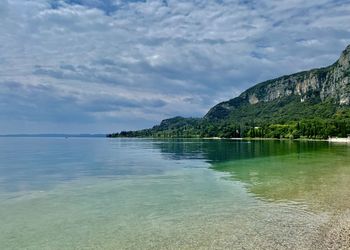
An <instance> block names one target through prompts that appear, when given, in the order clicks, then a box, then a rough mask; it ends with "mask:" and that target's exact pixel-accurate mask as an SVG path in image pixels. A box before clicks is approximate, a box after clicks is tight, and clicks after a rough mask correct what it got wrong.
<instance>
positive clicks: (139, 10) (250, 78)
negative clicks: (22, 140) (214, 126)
mask: <svg viewBox="0 0 350 250" xmlns="http://www.w3.org/2000/svg"><path fill="white" fill-rule="evenodd" d="M349 24H350V2H349V1H345V0H333V1H331V0H308V1H305V0H251V1H249V0H232V1H231V0H212V1H209V0H201V1H200V0H186V1H183V0H149V1H145V0H144V1H142V0H129V1H127V0H0V134H12V133H110V132H118V131H121V130H134V129H141V128H147V127H152V126H153V125H156V124H158V123H159V122H160V121H161V120H162V119H165V118H169V117H173V116H178V115H181V116H185V117H201V116H203V115H204V114H205V113H206V112H207V111H208V109H209V108H210V107H212V106H213V105H215V104H217V103H218V102H221V101H225V100H228V99H231V98H233V97H235V96H237V95H239V94H240V93H241V92H242V91H244V90H245V89H247V88H249V87H251V86H253V85H255V84H256V83H258V82H261V81H264V80H268V79H271V78H275V77H278V76H281V75H285V74H290V73H294V72H297V71H301V70H307V69H311V68H315V67H322V66H327V65H330V64H332V63H333V62H335V61H336V60H337V59H338V57H339V55H340V53H341V51H342V50H343V49H344V48H345V47H346V46H347V45H348V44H350V25H349Z"/></svg>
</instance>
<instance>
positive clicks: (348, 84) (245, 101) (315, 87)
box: [205, 45, 350, 120]
mask: <svg viewBox="0 0 350 250" xmlns="http://www.w3.org/2000/svg"><path fill="white" fill-rule="evenodd" d="M286 97H297V99H298V100H299V101H300V102H305V101H308V100H310V99H312V100H313V101H314V102H325V101H330V102H332V103H333V104H336V105H350V45H349V46H348V47H347V48H346V49H345V50H344V51H343V52H342V54H341V56H340V58H339V59H338V61H336V62H335V63H334V64H333V65H331V66H328V67H325V68H320V69H313V70H310V71H304V72H300V73H296V74H293V75H289V76H282V77H279V78H276V79H273V80H269V81H266V82H262V83H259V84H257V85H255V86H254V87H252V88H250V89H248V90H246V91H245V92H243V93H242V94H241V95H240V96H238V97H236V98H234V99H231V100H229V101H227V102H222V103H219V104H218V105H216V106H214V107H213V108H212V109H211V110H210V111H209V112H208V113H207V114H206V115H205V118H206V119H209V120H213V119H225V118H227V117H228V116H229V115H230V113H232V111H233V110H236V109H238V108H240V107H242V106H246V105H256V104H258V103H266V102H271V101H276V100H279V99H283V98H286ZM294 99H295V98H294Z"/></svg>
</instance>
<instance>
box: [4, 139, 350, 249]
mask: <svg viewBox="0 0 350 250" xmlns="http://www.w3.org/2000/svg"><path fill="white" fill-rule="evenodd" d="M349 184H350V147H349V146H347V145H342V144H329V143H327V142H290V141H251V142H248V141H229V140H227V141H224V140H223V141H221V140H152V139H105V138H69V139H65V138H0V221H1V223H0V248H1V249H323V248H324V249H326V248H327V247H328V248H331V249H332V247H338V248H340V247H343V248H344V249H346V248H347V247H350V245H348V244H349V241H348V239H347V236H348V235H349V228H350V227H349V226H350V223H349V222H350V212H349V208H350V191H349ZM334 249H336V248H334Z"/></svg>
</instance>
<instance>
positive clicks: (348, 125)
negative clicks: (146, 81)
mask: <svg viewBox="0 0 350 250" xmlns="http://www.w3.org/2000/svg"><path fill="white" fill-rule="evenodd" d="M266 105H267V106H268V109H270V108H271V106H273V105H274V104H273V103H268V104H266ZM252 107H254V106H253V105H251V107H247V108H246V110H245V111H244V112H242V115H241V116H240V117H239V119H237V120H236V119H233V118H231V119H229V120H217V121H211V120H208V119H195V118H182V117H175V118H172V119H168V120H164V121H163V122H162V123H161V124H160V125H158V126H154V127H153V128H152V129H145V130H139V131H122V132H120V133H115V134H110V135H108V136H110V137H162V138H180V137H182V138H194V137H195V138H206V137H220V138H239V137H251V138H291V139H297V138H310V139H325V138H328V137H330V136H331V137H347V136H348V134H350V109H349V108H348V107H341V108H338V109H337V108H336V107H333V105H330V104H329V103H323V104H315V105H309V106H307V105H306V106H304V109H303V110H302V111H300V112H299V111H295V110H292V107H293V106H291V105H289V104H288V105H287V106H286V107H285V108H284V109H278V110H277V111H276V112H268V111H266V112H265V111H264V109H260V110H258V109H257V107H256V106H255V109H254V110H253V109H252ZM294 107H295V108H297V109H299V108H300V107H299V106H294ZM249 109H252V111H250V110H249ZM268 109H267V110H268ZM270 110H273V108H271V109H270ZM318 111H319V112H318ZM321 111H323V112H321ZM249 112H254V113H260V116H252V114H250V113H249ZM289 112H290V114H291V115H289V116H288V113H289ZM261 114H263V115H261ZM308 114H310V115H308ZM254 117H256V119H252V118H254Z"/></svg>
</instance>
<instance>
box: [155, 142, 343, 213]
mask: <svg viewBox="0 0 350 250" xmlns="http://www.w3.org/2000/svg"><path fill="white" fill-rule="evenodd" d="M183 142H184V141H182V140H180V141H179V140H178V141H175V142H173V143H169V142H159V143H155V145H157V146H158V147H159V148H160V149H161V151H162V153H163V155H165V156H166V157H171V158H172V159H182V158H187V159H188V158H191V157H193V158H196V157H198V155H201V156H202V157H204V158H205V159H206V160H207V161H208V162H210V163H211V164H212V168H213V169H214V170H216V171H220V172H224V173H228V174H229V176H230V178H231V179H233V180H235V181H240V182H242V183H244V184H245V186H246V188H247V190H248V191H249V192H250V193H251V194H253V195H254V196H256V197H258V198H261V199H264V200H268V201H274V202H275V201H278V202H279V201H287V202H291V201H292V202H299V203H304V204H306V205H308V206H310V207H312V208H314V209H317V210H323V211H334V210H346V209H349V208H350V189H349V188H348V186H349V184H350V147H348V146H347V145H331V144H328V143H327V142H292V141H251V142H239V141H228V140H227V141H201V142H198V143H195V142H192V143H190V142H187V143H183Z"/></svg>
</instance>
